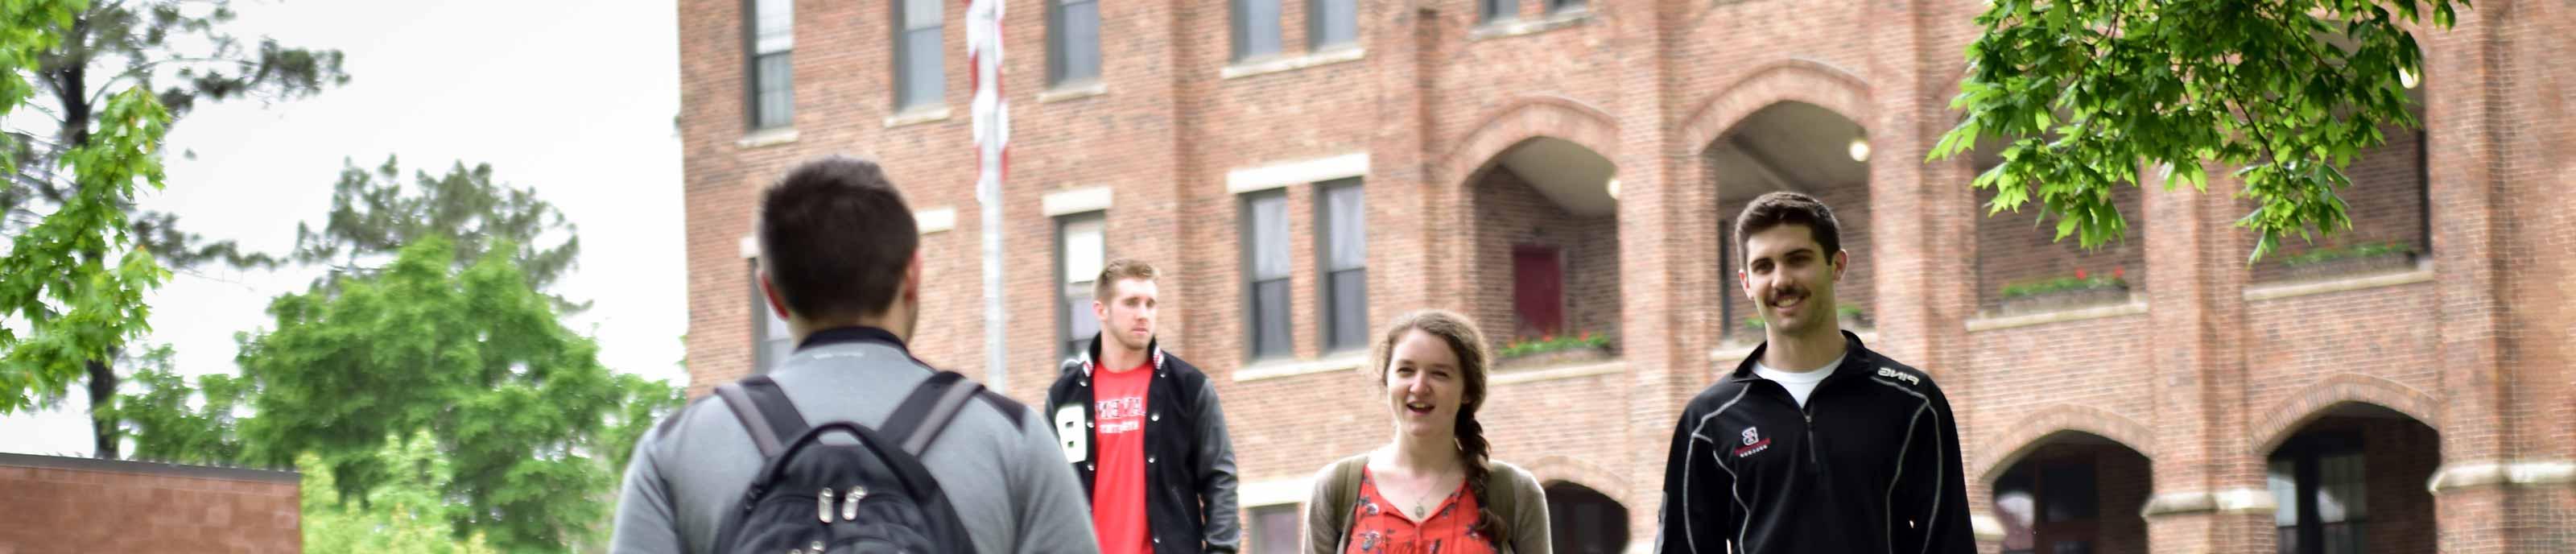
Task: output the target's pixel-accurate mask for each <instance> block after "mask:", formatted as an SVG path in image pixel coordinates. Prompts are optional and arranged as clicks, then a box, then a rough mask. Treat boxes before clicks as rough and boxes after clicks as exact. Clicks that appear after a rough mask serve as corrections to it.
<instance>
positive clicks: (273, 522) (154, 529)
mask: <svg viewBox="0 0 2576 554" xmlns="http://www.w3.org/2000/svg"><path fill="white" fill-rule="evenodd" d="M302 483H303V479H302V478H301V477H299V476H297V475H296V474H295V472H292V471H268V470H256V469H236V468H223V467H205V466H188V465H175V464H162V463H153V462H132V461H124V460H100V459H94V458H66V457H59V456H34V455H27V454H5V453H0V505H7V506H8V507H9V518H8V523H7V524H5V525H0V554H15V553H22V552H23V553H28V554H33V553H37V552H100V551H107V552H300V551H302V550H303V549H304V547H303V545H304V534H303V531H302V527H301V521H302V519H301V518H302V517H303V516H302V512H301V511H300V510H301V507H302V504H301V502H302V500H301V499H302V498H303V496H302V494H303V493H302V491H303V489H302V488H301V486H302Z"/></svg>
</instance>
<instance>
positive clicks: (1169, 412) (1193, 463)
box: [1047, 336, 1243, 554]
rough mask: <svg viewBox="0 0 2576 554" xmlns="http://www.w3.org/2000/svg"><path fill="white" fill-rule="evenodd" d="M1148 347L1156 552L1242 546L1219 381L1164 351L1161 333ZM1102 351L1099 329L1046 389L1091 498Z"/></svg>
mask: <svg viewBox="0 0 2576 554" xmlns="http://www.w3.org/2000/svg"><path fill="white" fill-rule="evenodd" d="M1145 352H1146V355H1148V356H1150V357H1151V359H1152V360H1153V361H1154V380H1153V382H1152V383H1151V384H1148V385H1146V388H1145V414H1146V415H1145V505H1146V506H1145V522H1146V526H1147V527H1149V528H1150V531H1151V532H1152V534H1153V537H1154V541H1153V544H1154V552H1155V554H1198V553H1200V552H1221V553H1227V554H1231V553H1233V552H1236V551H1238V550H1240V548H1241V547H1240V544H1241V540H1242V538H1241V537H1242V534H1243V533H1242V526H1241V525H1240V524H1239V523H1238V521H1237V520H1238V517H1237V516H1236V514H1235V486H1236V476H1235V470H1234V443H1233V441H1232V440H1231V439H1229V438H1228V437H1227V435H1226V431H1225V410H1224V409H1223V408H1222V407H1220V406H1219V405H1218V404H1217V400H1216V387H1215V386H1214V385H1212V384H1210V383H1209V382H1208V377H1207V374H1205V373H1200V372H1199V368H1198V367H1197V366H1192V365H1190V364H1189V362H1184V361H1181V358H1180V357H1179V356H1173V355H1171V353H1169V352H1164V351H1163V348H1162V346H1161V341H1159V340H1157V341H1155V342H1152V343H1148V344H1147V345H1146V346H1145ZM1099 358H1100V337H1098V336H1093V337H1091V348H1090V349H1089V350H1087V351H1085V352H1084V353H1083V355H1082V356H1080V357H1076V358H1071V359H1067V360H1065V361H1064V364H1063V366H1062V367H1061V368H1060V369H1061V371H1062V375H1060V376H1058V377H1056V380H1055V386H1053V387H1049V388H1048V389H1047V415H1048V417H1049V418H1051V419H1052V420H1053V421H1054V422H1055V432H1056V436H1057V439H1058V440H1060V441H1062V442H1063V443H1064V445H1065V458H1066V459H1067V460H1068V461H1071V462H1073V472H1074V473H1075V474H1077V475H1080V476H1082V492H1083V495H1084V496H1086V497H1087V496H1089V495H1091V494H1092V489H1093V487H1094V486H1095V485H1094V483H1095V482H1096V481H1095V478H1096V477H1097V476H1098V474H1097V472H1096V471H1095V468H1094V467H1093V462H1094V460H1098V459H1100V446H1099V444H1097V442H1096V441H1093V440H1092V422H1093V421H1095V420H1094V418H1093V417H1092V407H1093V406H1094V400H1093V399H1092V394H1091V372H1092V370H1093V369H1094V367H1093V366H1094V364H1093V363H1092V360H1095V359H1099ZM1077 448H1078V449H1079V450H1080V452H1079V454H1078V456H1079V459H1075V458H1076V456H1077V454H1076V452H1075V450H1076V449H1077Z"/></svg>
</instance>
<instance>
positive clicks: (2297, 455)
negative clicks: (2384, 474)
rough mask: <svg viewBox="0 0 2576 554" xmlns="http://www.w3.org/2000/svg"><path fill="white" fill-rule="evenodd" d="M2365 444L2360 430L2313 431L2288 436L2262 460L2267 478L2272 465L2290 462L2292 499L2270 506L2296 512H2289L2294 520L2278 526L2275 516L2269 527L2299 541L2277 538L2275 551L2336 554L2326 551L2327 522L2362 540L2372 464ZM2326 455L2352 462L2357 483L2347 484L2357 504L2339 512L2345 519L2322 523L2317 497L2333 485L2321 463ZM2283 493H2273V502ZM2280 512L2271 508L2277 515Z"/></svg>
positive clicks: (2337, 553) (2367, 517) (2365, 531)
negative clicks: (2329, 481) (2342, 512)
mask: <svg viewBox="0 0 2576 554" xmlns="http://www.w3.org/2000/svg"><path fill="white" fill-rule="evenodd" d="M2363 447H2364V444H2363V442H2362V438H2361V434H2360V433H2358V432H2351V431H2326V432H2317V431H2311V432H2305V433H2301V434H2299V435H2298V436H2294V437H2291V439H2290V440H2288V441H2285V442H2283V443H2282V445H2281V447H2280V448H2279V449H2277V450H2275V451H2273V453H2272V455H2271V456H2269V457H2267V458H2266V459H2265V462H2266V464H2265V465H2266V466H2267V467H2266V469H2265V471H2264V473H2265V474H2266V475H2267V477H2268V476H2269V475H2272V471H2271V468H2270V467H2268V466H2270V465H2271V464H2279V463H2285V462H2286V463H2289V464H2290V466H2291V470H2290V486H2291V488H2290V490H2289V494H2290V502H2289V503H2287V504H2286V505H2280V506H2276V507H2275V508H2274V509H2275V510H2289V511H2291V512H2292V513H2294V514H2295V515H2293V516H2291V519H2292V521H2293V522H2294V523H2292V524H2290V525H2281V524H2280V523H2279V519H2278V516H2277V515H2276V516H2275V519H2274V523H2273V529H2274V532H2275V533H2281V532H2284V531H2287V532H2288V533H2290V534H2291V535H2293V536H2295V537H2296V538H2297V539H2298V540H2297V541H2296V542H2292V541H2276V542H2277V545H2276V547H2275V551H2277V552H2282V553H2285V554H2287V553H2300V554H2316V553H2322V554H2340V552H2342V551H2334V550H2328V547H2329V546H2332V543H2331V541H2329V540H2328V539H2327V532H2326V531H2327V530H2326V526H2328V525H2335V524H2341V525H2344V526H2345V528H2346V529H2347V531H2346V532H2348V533H2350V534H2351V535H2352V536H2353V537H2355V538H2359V539H2365V540H2366V538H2367V534H2368V531H2369V524H2370V500H2369V498H2370V487H2369V482H2370V466H2369V456H2368V455H2367V453H2368V450H2366V449H2364V448H2363ZM2330 459H2339V460H2341V459H2348V460H2351V461H2352V462H2353V464H2354V466H2355V470H2356V471H2355V473H2356V476H2357V479H2356V480H2355V481H2353V482H2351V483H2345V484H2346V485H2349V486H2353V489H2352V492H2354V493H2355V496H2354V497H2353V498H2352V500H2355V502H2353V503H2352V504H2353V505H2354V506H2356V507H2355V508H2348V511H2347V512H2346V513H2344V514H2343V519H2342V520H2341V521H2335V522H2327V521H2325V514H2324V513H2323V509H2322V508H2321V507H2320V506H2318V501H2319V498H2318V497H2319V496H2321V495H2323V494H2324V490H2325V489H2326V488H2328V487H2332V486H2335V485H2336V483H2328V482H2325V471H2324V466H2325V465H2326V462H2327V461H2328V460H2330ZM2281 492H2282V491H2279V490H2274V491H2273V500H2274V503H2276V504H2279V503H2280V494H2281ZM2278 513H2279V512H2277V511H2276V512H2275V514H2278ZM2277 536H2278V535H2276V537H2277ZM2347 544H2349V543H2347Z"/></svg>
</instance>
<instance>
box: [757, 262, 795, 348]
mask: <svg viewBox="0 0 2576 554" xmlns="http://www.w3.org/2000/svg"><path fill="white" fill-rule="evenodd" d="M749 261H750V264H749V265H750V266H751V267H750V269H749V271H748V272H747V273H749V274H750V276H751V278H750V279H749V281H750V283H751V373H752V374H753V375H767V374H768V373H769V372H770V371H771V370H775V369H777V368H778V364H780V363H783V362H785V361H787V356H786V355H780V354H777V353H773V350H775V349H773V348H772V347H771V346H770V344H771V343H772V342H774V341H780V340H785V341H788V347H787V348H786V350H785V352H784V354H793V353H795V352H796V348H795V344H794V341H795V337H794V334H795V332H796V331H795V330H794V329H791V328H788V327H787V320H786V319H785V318H781V317H778V311H777V310H775V309H771V308H770V307H769V294H768V293H766V292H762V291H761V290H760V259H759V258H751V259H750V260H749ZM773 323H775V325H772V324H773ZM772 327H776V328H777V330H783V331H786V332H787V333H788V334H789V336H785V337H773V336H770V332H771V330H772Z"/></svg>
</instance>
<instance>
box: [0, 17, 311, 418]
mask: <svg viewBox="0 0 2576 554" xmlns="http://www.w3.org/2000/svg"><path fill="white" fill-rule="evenodd" d="M231 4H232V3H231V1H230V0H105V1H100V2H85V1H76V0H75V1H66V0H34V1H13V2H9V3H8V5H7V6H6V7H5V8H0V10H5V13H0V18H5V19H6V21H5V23H0V24H5V26H6V27H5V29H0V31H5V33H6V34H7V37H6V38H5V39H0V42H6V44H0V51H5V52H0V57H5V58H6V60H5V61H0V64H6V65H7V67H6V68H0V69H5V71H6V72H7V73H8V76H7V77H5V78H0V104H5V107H0V115H15V116H17V117H8V118H6V121H7V122H8V123H9V128H8V129H7V132H6V134H5V135H0V157H4V158H5V159H6V160H7V161H8V162H10V163H8V164H7V165H8V167H7V168H6V169H5V173H6V174H7V176H8V178H7V179H6V180H5V181H0V235H7V236H11V237H15V240H13V241H12V242H13V244H12V247H13V248H12V250H11V251H10V253H9V256H10V259H11V260H13V261H11V262H9V265H7V266H6V267H0V270H5V272H0V319H5V318H7V317H12V316H14V317H15V318H16V319H19V320H21V321H23V322H25V323H26V324H27V330H28V333H27V337H26V339H27V340H26V341H24V342H21V341H19V340H18V337H15V336H13V335H10V334H9V333H8V332H7V331H5V330H0V350H6V351H7V352H8V360H7V361H6V362H0V413H7V412H10V411H14V410H18V409H24V408H28V407H31V406H33V405H36V404H39V403H49V402H52V401H54V400H58V399H60V398H61V397H62V396H63V395H64V394H65V393H66V392H67V390H68V388H69V387H70V384H71V383H72V382H73V381H75V380H81V381H86V383H87V385H88V388H89V398H90V405H91V406H92V408H93V413H92V418H91V419H92V429H93V431H94V434H95V435H96V441H95V443H94V444H95V447H96V450H95V455H96V456H97V457H100V458H115V457H118V456H117V453H118V444H119V442H120V439H119V437H118V435H117V433H116V425H115V420H114V419H113V418H110V417H106V416H105V415H104V414H103V412H104V411H105V410H103V409H102V408H104V407H106V406H109V405H110V404H111V403H112V400H113V397H114V395H115V394H116V391H117V389H118V386H117V385H118V381H119V379H118V375H117V374H116V372H115V368H114V366H115V361H116V360H117V359H118V358H119V355H120V354H121V353H122V349H123V346H124V343H125V341H127V340H131V339H133V338H134V337H136V336H139V335H140V334H141V333H143V332H144V331H146V330H147V327H146V325H145V323H144V318H145V317H146V316H148V315H149V312H148V310H146V306H145V305H144V303H143V301H142V295H143V293H144V292H145V291H147V290H149V289H151V288H153V287H155V286H157V285H158V284H159V283H160V282H161V281H162V280H164V279H166V278H167V271H166V270H165V269H163V267H162V265H161V264H165V263H166V264H168V266H169V267H172V268H177V269H180V270H183V271H184V270H188V269H191V268H194V267H197V266H199V265H201V264H206V263H224V264H229V265H233V266H236V267H264V266H273V265H274V264H275V263H276V262H277V260H275V259H273V258H270V257H267V256H262V255H257V254H245V253H242V252H240V251H239V248H238V247H237V246H235V245H234V244H233V243H232V242H231V241H209V240H206V239H205V238H204V237H200V236H198V235H195V234H193V233H188V232H184V231H182V230H180V229H179V228H178V226H177V217H176V216H175V215H173V214H168V213H160V212H151V211H146V210H140V209H138V208H136V206H135V204H134V191H133V188H134V186H135V185H136V184H137V183H138V182H140V183H142V184H146V185H148V186H151V187H154V188H159V187H160V186H161V167H160V164H159V161H158V159H157V157H158V155H159V148H160V144H161V137H162V135H163V133H164V132H165V131H166V127H167V126H168V125H169V124H171V123H172V122H173V121H174V120H176V119H178V118H181V117H185V116H186V115H187V113H188V112H189V111H190V110H191V109H192V108H194V107H195V106H196V105H197V103H198V102H200V101H220V100H227V99H235V98H254V99H261V100H282V99H293V98H299V97H304V96H309V95H312V94H314V93H317V92H320V91H321V90H322V89H323V88H325V87H328V86H334V85H338V84H342V83H346V82H347V81H348V75H346V74H344V73H342V72H341V71H340V59H341V56H340V53H339V52H337V51H329V50H309V49H302V48H291V47H286V46H282V45H279V44H278V43H277V42H276V41H273V40H265V39H263V40H260V41H259V42H258V44H256V45H246V44H245V43H244V41H243V40H242V39H241V38H240V37H237V36H235V35H234V34H233V33H231V32H228V31H226V30H225V29H224V27H226V26H227V25H228V24H230V23H231V22H232V20H233V18H234V15H235V14H234V13H233V10H232V7H231ZM20 107H27V108H30V109H28V110H23V111H22V110H18V108H20ZM65 169H69V170H70V173H69V174H68V175H67V174H66V173H65V171H64V170H65Z"/></svg>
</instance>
